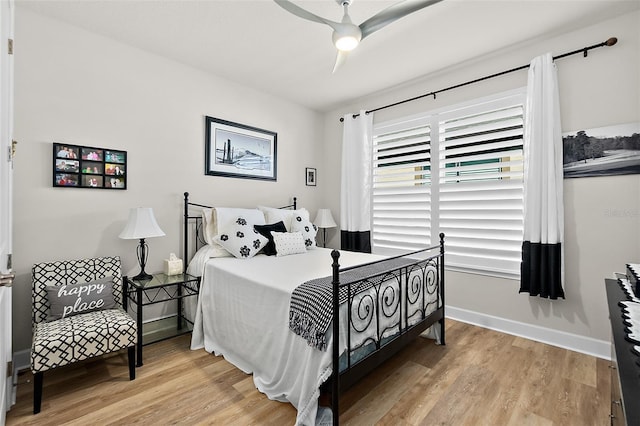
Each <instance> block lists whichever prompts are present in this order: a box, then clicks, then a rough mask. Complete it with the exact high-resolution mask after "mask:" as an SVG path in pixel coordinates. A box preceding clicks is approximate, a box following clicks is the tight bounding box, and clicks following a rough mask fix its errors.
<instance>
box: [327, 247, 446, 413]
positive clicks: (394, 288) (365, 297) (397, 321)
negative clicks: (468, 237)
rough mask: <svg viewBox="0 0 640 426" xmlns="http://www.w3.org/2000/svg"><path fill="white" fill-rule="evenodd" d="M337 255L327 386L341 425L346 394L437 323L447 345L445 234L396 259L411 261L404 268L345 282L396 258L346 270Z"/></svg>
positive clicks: (334, 268)
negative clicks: (343, 343) (345, 296)
mask: <svg viewBox="0 0 640 426" xmlns="http://www.w3.org/2000/svg"><path fill="white" fill-rule="evenodd" d="M331 256H332V258H333V280H332V283H333V318H334V321H333V329H332V332H333V347H332V350H333V374H332V376H331V378H330V379H329V381H327V383H325V386H323V388H324V390H326V391H330V392H331V405H332V407H331V408H332V411H333V424H334V425H338V423H339V416H340V409H339V400H340V394H341V393H342V392H344V391H346V390H347V389H349V388H350V387H351V386H352V385H354V384H355V383H356V382H357V381H358V380H360V379H361V378H363V377H364V376H366V375H367V374H368V373H370V372H371V371H373V370H374V369H375V368H377V367H378V366H379V365H380V364H382V363H383V362H385V361H386V360H388V359H389V358H391V357H392V356H393V355H394V354H395V353H396V352H398V351H399V350H400V349H402V348H403V347H405V346H406V344H407V343H409V342H410V341H412V340H413V339H414V338H416V337H417V336H418V335H420V334H421V333H423V332H424V331H425V330H427V329H428V328H429V327H431V326H433V325H434V324H436V323H439V326H440V328H439V332H440V336H439V338H440V343H441V344H443V345H444V344H445V329H444V306H445V304H444V234H440V244H439V245H437V246H433V247H430V248H427V249H425V250H420V251H416V252H412V253H408V254H405V255H403V256H397V257H395V258H392V259H400V260H404V259H406V262H404V264H403V265H402V266H394V267H393V268H391V269H388V270H384V271H383V272H375V273H372V274H371V275H368V276H365V277H364V278H360V279H358V280H357V281H354V280H353V279H351V280H350V281H349V280H345V277H347V276H349V274H346V273H347V272H349V271H351V270H353V269H354V268H362V267H363V266H364V267H365V268H366V267H370V268H371V269H372V270H373V269H378V270H379V269H380V268H379V266H380V264H381V262H386V261H389V260H390V259H385V260H382V261H379V262H372V263H370V264H367V265H359V266H356V267H352V268H343V269H340V265H339V258H340V253H339V252H338V251H337V250H334V251H333V252H332V253H331ZM374 267H375V268H374ZM351 276H353V274H351ZM345 291H346V292H347V294H348V299H347V302H346V303H345V304H343V306H342V308H341V306H340V303H339V294H340V293H342V294H344V292H345ZM336 318H340V320H339V321H336V320H335V319H336ZM345 329H346V336H343V338H344V337H346V342H347V348H346V350H345V351H344V352H342V354H341V351H340V340H341V339H340V333H341V332H342V333H345ZM336 372H339V374H337V373H336Z"/></svg>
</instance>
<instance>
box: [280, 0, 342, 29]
mask: <svg viewBox="0 0 640 426" xmlns="http://www.w3.org/2000/svg"><path fill="white" fill-rule="evenodd" d="M273 1H275V2H276V3H277V4H278V6H280V7H281V8H283V9H284V10H286V11H287V12H289V13H292V14H294V15H296V16H298V17H300V18H302V19H306V20H309V21H313V22H317V23H319V24H327V25H329V26H330V27H331V28H333V29H334V30H335V29H336V26H337V25H338V24H339V23H338V22H334V21H331V20H329V19H325V18H323V17H321V16H318V15H315V14H313V13H311V12H309V11H306V10H304V9H303V8H301V7H300V6H298V5H296V4H294V3H291V2H290V1H289V0H273Z"/></svg>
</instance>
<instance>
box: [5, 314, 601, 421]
mask: <svg viewBox="0 0 640 426" xmlns="http://www.w3.org/2000/svg"><path fill="white" fill-rule="evenodd" d="M446 325H447V336H446V338H447V345H446V346H437V345H435V344H434V343H433V341H432V340H428V339H423V338H418V339H416V340H415V341H414V342H413V343H412V344H411V345H410V346H408V347H407V348H406V349H404V350H403V351H402V352H400V353H399V354H398V355H397V356H396V357H395V358H393V359H392V360H390V361H389V362H387V363H386V364H384V365H383V366H382V367H381V368H380V369H379V370H378V371H377V372H375V373H373V374H371V375H369V376H367V377H366V378H364V379H363V380H362V381H361V382H360V383H358V384H357V385H356V386H355V387H354V388H352V389H351V390H350V391H349V392H348V393H347V394H345V395H344V396H343V398H342V400H341V404H342V410H341V411H342V414H341V417H340V419H341V423H343V424H353V425H373V424H380V425H474V426H475V425H518V426H519V425H544V426H546V425H563V426H566V425H580V426H584V425H608V424H609V404H610V402H609V401H610V399H609V398H610V389H611V384H610V370H609V362H608V361H606V360H602V359H598V358H594V357H591V356H587V355H582V354H579V353H576V352H571V351H568V350H564V349H559V348H556V347H553V346H549V345H545V344H542V343H537V342H533V341H530V340H526V339H522V338H518V337H514V336H510V335H507V334H502V333H498V332H495V331H491V330H487V329H483V328H479V327H474V326H472V325H468V324H464V323H461V322H455V321H450V320H447V324H446ZM44 383H45V387H44V396H43V402H42V412H41V413H40V414H38V415H35V416H34V415H33V414H32V403H33V399H32V398H33V396H32V394H33V385H32V376H31V374H30V373H28V372H25V373H22V374H21V375H20V376H19V383H18V396H17V404H16V405H15V406H14V407H13V408H12V409H11V411H9V413H7V423H6V424H7V425H9V426H11V425H27V424H37V425H61V424H70V425H103V424H104V425H110V424H114V425H115V424H127V425H129V424H144V425H146V424H149V425H166V424H177V423H179V424H219V425H229V424H234V425H249V424H255V425H263V424H264V425H293V424H294V422H295V415H296V413H295V410H294V408H293V407H292V406H291V405H289V404H284V403H280V402H276V401H270V400H269V399H268V398H267V397H265V396H264V395H263V394H261V393H259V392H258V391H257V390H256V389H255V388H254V386H253V382H252V380H251V377H250V376H247V375H245V374H244V373H242V372H241V371H240V370H238V369H236V368H235V367H233V366H232V365H231V364H229V363H228V362H226V361H225V360H224V359H223V358H221V357H216V356H213V355H210V354H207V353H206V352H205V351H204V350H198V351H191V350H189V336H188V335H187V336H182V337H177V338H174V339H170V340H166V341H164V342H160V343H156V344H153V345H149V346H145V349H144V366H143V367H140V368H138V369H137V378H136V380H135V381H133V382H130V381H129V380H128V370H127V362H126V353H123V354H118V355H115V356H111V357H108V358H102V359H98V360H88V361H85V362H82V363H79V364H77V365H75V366H70V367H64V368H60V369H58V370H56V371H52V372H50V373H48V374H46V373H45V375H44Z"/></svg>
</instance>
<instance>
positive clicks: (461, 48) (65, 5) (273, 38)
mask: <svg viewBox="0 0 640 426" xmlns="http://www.w3.org/2000/svg"><path fill="white" fill-rule="evenodd" d="M293 1H294V2H295V3H296V4H298V5H300V6H302V7H303V8H305V9H307V10H309V11H311V12H313V13H315V14H317V15H320V16H323V17H326V18H328V19H332V20H334V21H340V20H341V17H342V10H341V8H340V6H338V5H337V4H336V2H335V0H293ZM395 2H396V1H395V0H393V1H388V0H355V1H354V2H353V4H352V6H351V7H350V15H351V18H352V19H353V22H354V23H356V24H359V23H361V22H363V21H364V20H366V19H367V18H369V17H371V16H372V15H374V14H376V13H377V12H379V11H380V10H382V9H384V8H385V7H387V6H389V5H391V4H394V3H395ZM16 3H18V5H19V7H26V8H29V9H31V10H33V11H36V12H38V13H41V14H44V15H48V16H51V17H54V18H57V19H60V20H62V21H66V22H68V23H71V24H74V25H77V26H79V27H82V28H85V29H87V30H90V31H93V32H96V33H99V34H102V35H104V36H107V37H110V38H113V39H116V40H119V41H121V42H123V43H127V44H129V45H132V46H136V47H138V48H141V49H144V50H147V51H150V52H154V53H156V54H158V55H161V56H164V57H167V58H171V59H174V60H176V61H179V62H182V63H184V64H187V65H190V66H193V67H195V68H199V69H201V70H205V71H208V72H211V73H212V74H215V75H217V76H220V77H223V78H226V79H228V80H232V81H235V82H238V83H241V84H243V85H246V86H249V87H253V88H256V89H259V90H262V91H265V92H268V93H272V94H274V95H276V96H279V97H283V98H286V99H290V100H292V101H294V102H296V103H298V104H301V105H304V106H307V107H309V108H312V109H315V110H318V111H328V110H330V109H332V108H334V107H336V106H337V105H339V104H341V103H344V102H348V101H351V100H354V99H357V98H359V97H362V96H365V95H368V94H371V93H374V92H376V91H378V90H382V89H386V88H389V87H392V86H395V85H398V84H401V83H403V82H406V81H410V80H413V79H415V78H418V77H422V76H425V75H428V74H430V73H434V72H437V71H439V70H442V69H444V68H447V67H450V66H452V65H455V64H459V63H461V62H463V61H466V60H469V59H473V58H475V57H478V56H482V55H485V54H488V53H491V52H494V51H496V50H500V49H502V48H506V47H512V46H514V45H517V44H519V43H524V42H527V41H530V40H532V39H534V38H537V37H540V36H548V35H553V34H559V33H562V32H566V31H569V30H572V29H576V28H579V27H583V26H587V25H590V24H593V23H595V22H598V21H601V20H604V19H607V18H610V17H614V16H618V15H620V14H623V13H626V12H628V11H630V10H636V9H640V1H638V0H630V1H629V0H627V1H625V0H597V1H587V0H529V1H525V0H493V1H484V0H444V1H442V2H440V3H437V4H435V5H433V6H430V7H428V8H425V9H422V10H420V11H418V12H415V13H413V14H412V15H409V16H407V17H404V18H402V19H400V20H399V21H396V22H395V23H392V24H390V25H389V26H387V27H385V28H383V29H381V30H380V31H378V32H376V33H374V34H373V35H371V36H369V37H367V38H366V39H365V40H363V41H362V43H361V44H360V46H359V47H358V48H357V49H356V50H355V51H353V52H351V54H350V56H349V58H348V60H347V62H346V63H345V64H344V66H342V67H341V68H340V69H339V70H338V71H337V72H336V73H335V74H332V73H331V71H332V68H333V63H334V60H335V48H334V46H333V44H332V42H331V33H332V30H331V28H329V27H328V26H326V25H322V24H318V23H314V22H310V21H306V20H303V19H300V18H298V17H296V16H294V15H291V14H290V13H288V12H286V11H285V10H283V9H282V8H280V7H279V6H278V5H277V4H276V3H274V2H273V1H271V0H205V1H198V0H62V1H59V0H16ZM18 13H19V12H18ZM599 41H604V40H596V41H594V42H595V43H597V42H599ZM579 47H582V46H577V48H579ZM515 65H519V64H515Z"/></svg>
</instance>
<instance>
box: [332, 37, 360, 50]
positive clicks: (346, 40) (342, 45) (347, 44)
mask: <svg viewBox="0 0 640 426" xmlns="http://www.w3.org/2000/svg"><path fill="white" fill-rule="evenodd" d="M334 43H335V45H336V48H337V49H338V50H342V51H344V52H348V51H350V50H353V49H355V48H356V47H357V46H358V44H360V40H358V39H357V38H356V37H353V36H342V37H340V38H338V39H336V40H335V42H334Z"/></svg>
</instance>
